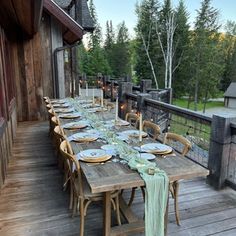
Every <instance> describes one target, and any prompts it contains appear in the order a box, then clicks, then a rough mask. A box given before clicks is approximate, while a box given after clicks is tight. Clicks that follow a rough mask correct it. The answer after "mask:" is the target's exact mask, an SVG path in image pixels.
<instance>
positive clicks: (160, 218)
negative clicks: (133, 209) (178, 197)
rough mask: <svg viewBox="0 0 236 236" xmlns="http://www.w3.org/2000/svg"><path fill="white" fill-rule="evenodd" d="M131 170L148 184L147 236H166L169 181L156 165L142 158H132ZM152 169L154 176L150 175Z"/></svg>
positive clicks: (146, 207)
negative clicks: (149, 171)
mask: <svg viewBox="0 0 236 236" xmlns="http://www.w3.org/2000/svg"><path fill="white" fill-rule="evenodd" d="M128 164H129V166H130V168H131V169H134V170H137V171H138V172H139V174H140V175H141V177H142V178H143V180H144V181H145V184H146V190H145V235H146V236H154V235H155V236H164V226H165V224H164V219H165V211H166V204H167V198H168V194H169V179H168V176H167V175H166V173H165V172H164V171H162V170H160V169H159V168H157V167H156V164H155V163H151V162H149V161H146V160H143V159H141V158H137V157H136V158H135V157H133V158H131V160H130V161H129V163H128ZM149 168H151V169H152V171H153V175H150V174H148V169H149Z"/></svg>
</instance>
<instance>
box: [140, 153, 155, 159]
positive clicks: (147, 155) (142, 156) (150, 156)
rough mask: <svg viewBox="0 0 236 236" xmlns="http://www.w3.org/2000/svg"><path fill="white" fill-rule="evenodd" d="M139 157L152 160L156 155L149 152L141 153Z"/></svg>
mask: <svg viewBox="0 0 236 236" xmlns="http://www.w3.org/2000/svg"><path fill="white" fill-rule="evenodd" d="M140 157H141V158H142V159H145V160H153V159H155V158H156V156H155V155H153V154H151V153H141V155H140Z"/></svg>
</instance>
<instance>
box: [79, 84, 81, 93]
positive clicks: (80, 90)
mask: <svg viewBox="0 0 236 236" xmlns="http://www.w3.org/2000/svg"><path fill="white" fill-rule="evenodd" d="M80 95H81V87H80V82H79V96H80Z"/></svg>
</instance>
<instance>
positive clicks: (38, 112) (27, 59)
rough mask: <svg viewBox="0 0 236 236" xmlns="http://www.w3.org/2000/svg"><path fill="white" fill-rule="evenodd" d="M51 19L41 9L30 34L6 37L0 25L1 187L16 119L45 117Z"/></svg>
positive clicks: (49, 79) (49, 88)
mask: <svg viewBox="0 0 236 236" xmlns="http://www.w3.org/2000/svg"><path fill="white" fill-rule="evenodd" d="M51 20H52V19H51V16H49V15H48V14H47V13H44V14H43V17H42V20H41V24H40V28H39V30H38V32H37V33H36V34H35V35H34V36H33V37H32V38H25V37H24V36H23V34H18V35H17V36H16V37H15V38H14V39H12V38H11V39H10V40H8V38H7V36H6V35H7V34H6V33H5V31H4V30H3V29H2V28H1V27H0V188H1V187H2V185H3V183H4V180H5V178H6V173H7V164H8V162H9V159H10V156H11V148H12V143H13V140H14V136H15V132H16V127H17V121H32V120H44V119H47V111H46V109H45V106H44V101H43V96H49V97H53V95H54V94H53V86H54V85H53V84H54V83H53V67H52V63H53V62H52V58H53V46H52V45H53V40H52V38H53V36H52V34H53V32H54V31H53V30H52V27H53V25H52V24H51ZM57 36H58V34H57ZM58 37H59V36H58ZM60 37H62V35H61V36H60ZM63 69H64V68H63Z"/></svg>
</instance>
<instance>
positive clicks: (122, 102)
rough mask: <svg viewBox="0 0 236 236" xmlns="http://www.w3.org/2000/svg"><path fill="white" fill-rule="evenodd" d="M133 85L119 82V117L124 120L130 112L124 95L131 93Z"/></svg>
mask: <svg viewBox="0 0 236 236" xmlns="http://www.w3.org/2000/svg"><path fill="white" fill-rule="evenodd" d="M132 88H133V84H132V83H130V82H120V83H119V90H118V98H119V117H120V118H122V119H124V118H125V115H126V113H127V112H130V110H131V108H130V107H129V104H128V101H127V99H126V96H125V93H132Z"/></svg>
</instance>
